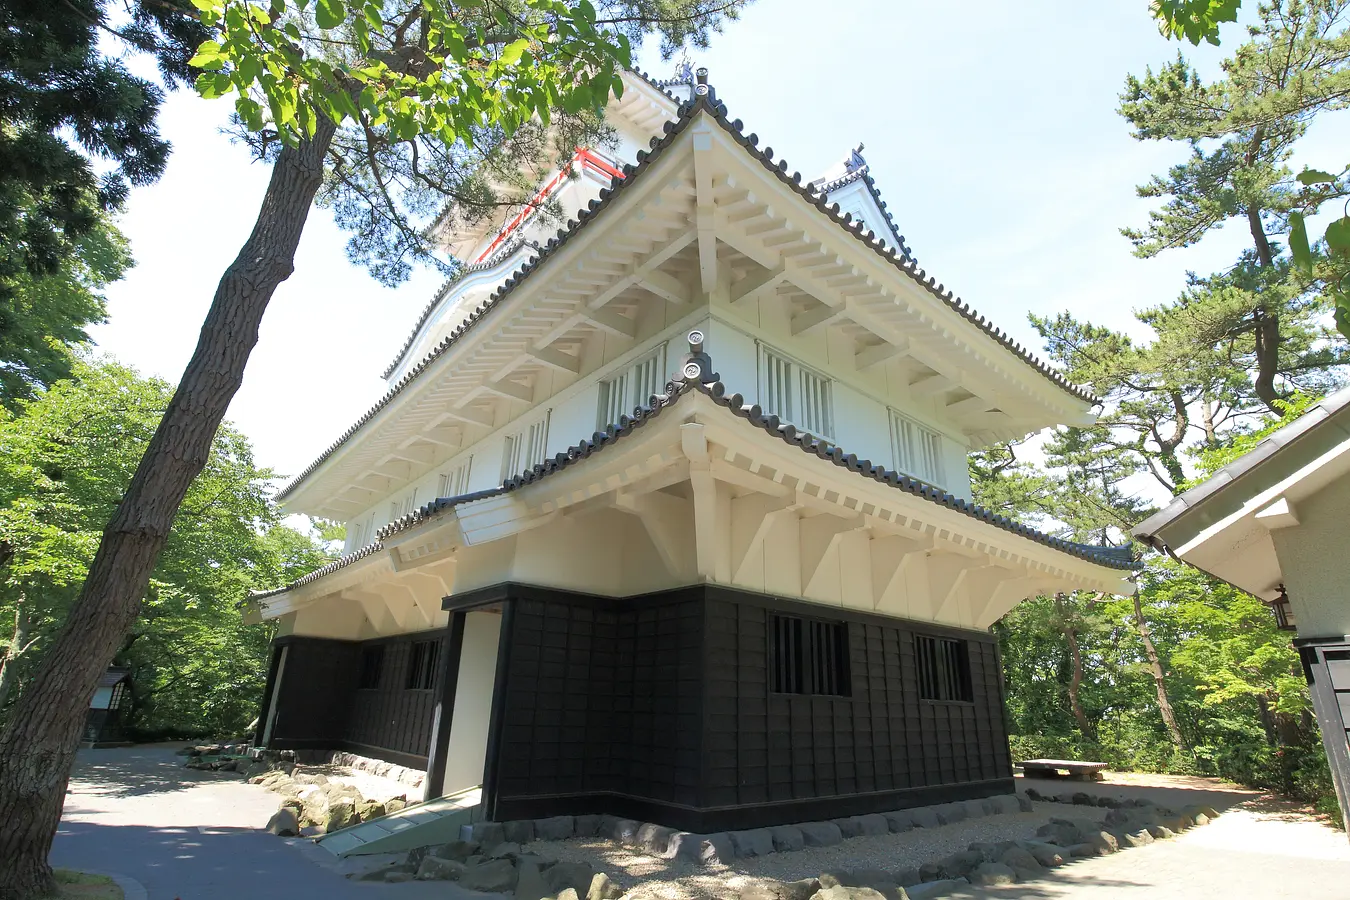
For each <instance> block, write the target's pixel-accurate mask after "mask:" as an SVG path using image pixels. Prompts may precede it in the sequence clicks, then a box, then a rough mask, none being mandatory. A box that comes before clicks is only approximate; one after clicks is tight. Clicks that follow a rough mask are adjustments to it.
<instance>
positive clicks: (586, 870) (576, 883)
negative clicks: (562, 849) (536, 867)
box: [544, 862, 595, 897]
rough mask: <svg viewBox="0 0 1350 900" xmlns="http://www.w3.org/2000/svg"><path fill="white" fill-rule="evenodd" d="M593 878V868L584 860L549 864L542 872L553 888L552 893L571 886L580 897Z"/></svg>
mask: <svg viewBox="0 0 1350 900" xmlns="http://www.w3.org/2000/svg"><path fill="white" fill-rule="evenodd" d="M593 878H595V869H593V868H591V864H590V863H584V862H560V863H558V864H557V865H554V866H549V868H548V870H547V871H545V872H544V880H545V881H546V882H548V886H549V887H550V888H552V889H553V893H554V894H559V893H561V892H562V891H565V890H567V889H568V888H571V889H572V890H574V891H576V892H577V896H578V897H580V896H581V893H582V892H583V891H587V890H590V887H591V879H593Z"/></svg>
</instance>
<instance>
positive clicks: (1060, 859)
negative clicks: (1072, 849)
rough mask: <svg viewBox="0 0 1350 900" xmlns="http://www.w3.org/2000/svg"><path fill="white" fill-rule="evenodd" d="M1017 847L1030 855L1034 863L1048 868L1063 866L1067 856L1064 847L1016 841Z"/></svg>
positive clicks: (1038, 842) (1067, 852)
mask: <svg viewBox="0 0 1350 900" xmlns="http://www.w3.org/2000/svg"><path fill="white" fill-rule="evenodd" d="M1017 845H1018V846H1019V847H1021V848H1022V849H1023V850H1025V851H1027V852H1028V853H1030V854H1031V855H1032V857H1033V858H1035V860H1036V862H1038V863H1040V864H1041V865H1043V866H1046V867H1048V868H1054V867H1056V866H1062V865H1064V862H1065V858H1066V857H1067V856H1068V855H1069V851H1068V850H1067V849H1066V848H1064V847H1056V846H1055V845H1054V844H1045V843H1042V842H1040V841H1018V842H1017Z"/></svg>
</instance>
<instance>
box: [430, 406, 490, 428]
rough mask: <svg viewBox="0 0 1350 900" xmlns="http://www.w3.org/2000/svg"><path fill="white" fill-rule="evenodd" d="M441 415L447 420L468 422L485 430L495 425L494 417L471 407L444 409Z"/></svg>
mask: <svg viewBox="0 0 1350 900" xmlns="http://www.w3.org/2000/svg"><path fill="white" fill-rule="evenodd" d="M441 414H442V415H443V416H445V417H446V418H447V419H455V420H457V421H460V422H468V423H469V424H470V425H482V426H483V427H485V428H492V427H494V426H495V425H496V416H494V415H493V414H492V413H490V412H488V411H486V410H482V409H478V408H477V407H473V406H461V407H458V408H453V409H446V410H442V411H441Z"/></svg>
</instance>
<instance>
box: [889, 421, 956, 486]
mask: <svg viewBox="0 0 1350 900" xmlns="http://www.w3.org/2000/svg"><path fill="white" fill-rule="evenodd" d="M891 443H892V445H893V446H894V449H895V467H896V468H897V469H899V470H900V471H901V472H904V473H905V474H906V475H909V476H910V477H912V478H917V479H919V480H920V481H926V482H928V483H929V484H932V485H936V486H938V487H941V486H942V485H943V484H945V483H946V481H947V477H946V475H947V473H946V467H945V466H944V465H943V463H942V435H940V434H938V433H937V432H936V431H934V430H933V429H931V428H927V427H925V426H923V425H920V424H919V423H918V422H916V421H914V420H913V419H911V418H909V417H908V416H904V415H901V414H900V413H898V412H896V411H895V410H891Z"/></svg>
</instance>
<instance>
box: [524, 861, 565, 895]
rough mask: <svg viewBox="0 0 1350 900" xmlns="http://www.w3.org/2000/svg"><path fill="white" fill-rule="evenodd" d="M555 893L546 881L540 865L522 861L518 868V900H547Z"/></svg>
mask: <svg viewBox="0 0 1350 900" xmlns="http://www.w3.org/2000/svg"><path fill="white" fill-rule="evenodd" d="M554 893H556V892H555V891H554V890H553V889H552V888H550V887H549V886H548V883H547V882H546V881H544V876H543V874H542V873H541V872H540V871H539V866H538V865H536V864H535V863H532V862H526V861H524V860H521V861H520V864H519V865H518V866H517V868H516V900H545V898H547V897H552V896H553V895H554Z"/></svg>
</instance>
